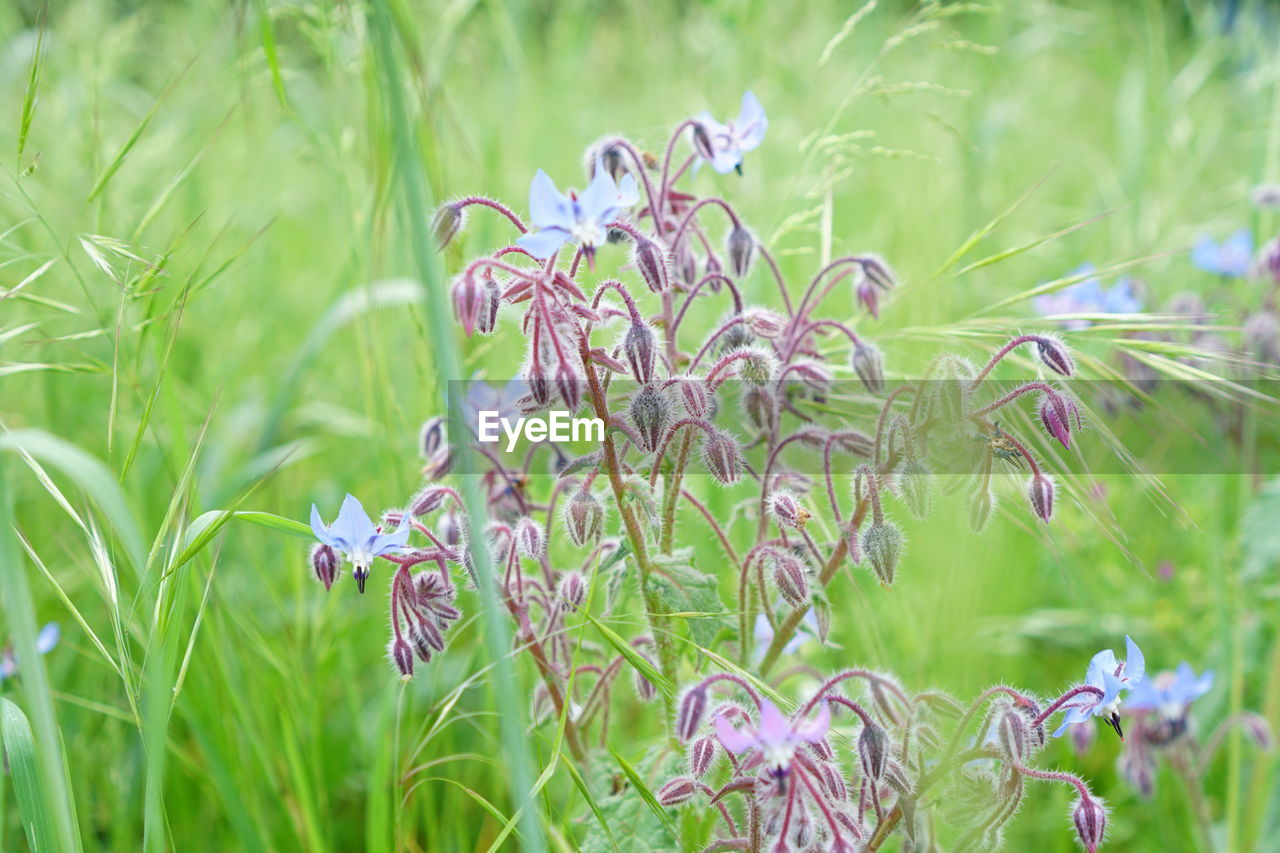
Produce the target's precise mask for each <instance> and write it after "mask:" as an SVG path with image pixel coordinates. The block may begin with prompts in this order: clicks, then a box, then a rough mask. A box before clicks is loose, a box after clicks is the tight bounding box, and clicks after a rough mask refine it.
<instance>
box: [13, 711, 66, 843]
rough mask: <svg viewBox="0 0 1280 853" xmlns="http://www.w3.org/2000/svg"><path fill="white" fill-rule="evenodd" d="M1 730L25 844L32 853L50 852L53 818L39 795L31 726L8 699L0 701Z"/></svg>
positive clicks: (25, 716)
mask: <svg viewBox="0 0 1280 853" xmlns="http://www.w3.org/2000/svg"><path fill="white" fill-rule="evenodd" d="M0 729H2V730H3V733H4V752H5V756H6V757H7V758H8V759H9V775H10V777H11V778H12V779H13V789H14V792H15V793H16V794H17V795H18V813H19V814H20V815H21V816H22V828H23V829H24V830H25V831H26V833H27V843H28V844H29V845H30V846H31V849H32V850H53V849H54V844H53V835H54V831H53V818H52V816H51V815H49V814H48V812H46V810H45V803H46V800H45V798H44V797H42V796H41V794H40V771H39V769H38V767H37V765H36V746H35V741H34V739H33V737H32V734H31V724H30V723H29V722H27V715H26V714H24V713H22V709H21V708H19V707H18V706H17V705H15V704H13V703H12V702H10V701H9V700H8V699H0Z"/></svg>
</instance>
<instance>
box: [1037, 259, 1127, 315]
mask: <svg viewBox="0 0 1280 853" xmlns="http://www.w3.org/2000/svg"><path fill="white" fill-rule="evenodd" d="M1095 269H1096V268H1095V267H1094V265H1093V264H1088V263H1086V264H1081V265H1080V266H1078V267H1076V268H1075V269H1074V270H1072V271H1071V274H1070V277H1071V278H1076V277H1078V276H1082V275H1083V276H1088V278H1085V279H1084V280H1083V281H1078V282H1076V283H1075V284H1073V285H1071V286H1069V287H1064V288H1063V289H1062V290H1058V291H1054V292H1053V293H1044V294H1041V295H1040V296H1037V297H1035V298H1033V299H1032V300H1031V304H1032V305H1033V306H1035V309H1036V311H1038V312H1039V313H1040V314H1043V315H1045V316H1055V315H1059V314H1136V313H1138V312H1139V311H1141V310H1142V298H1141V297H1140V296H1139V295H1138V293H1137V292H1136V288H1135V287H1134V282H1133V280H1132V279H1130V278H1122V279H1120V280H1119V281H1117V282H1116V283H1115V284H1114V285H1113V286H1111V287H1110V288H1104V287H1103V286H1102V282H1100V281H1099V280H1098V278H1097V277H1096V276H1094V275H1093V272H1094V270H1095ZM1089 324H1090V321H1089V320H1086V319H1083V318H1073V319H1070V320H1063V321H1062V325H1063V327H1064V328H1067V329H1073V330H1077V329H1084V328H1087V327H1088V326H1089Z"/></svg>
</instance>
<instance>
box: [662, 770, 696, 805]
mask: <svg viewBox="0 0 1280 853" xmlns="http://www.w3.org/2000/svg"><path fill="white" fill-rule="evenodd" d="M697 791H698V786H697V783H695V782H694V781H693V780H692V779H690V778H689V777H688V776H677V777H676V778H675V779H672V780H671V781H670V782H668V783H667V784H665V785H663V786H662V787H661V788H659V789H658V794H657V799H658V803H659V804H661V805H663V806H666V807H667V808H671V807H673V806H678V805H681V804H682V803H686V802H688V801H689V800H690V798H692V797H693V795H694V794H695V793H697Z"/></svg>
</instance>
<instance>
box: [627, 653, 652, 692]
mask: <svg viewBox="0 0 1280 853" xmlns="http://www.w3.org/2000/svg"><path fill="white" fill-rule="evenodd" d="M641 657H644V659H645V660H647V661H649V663H653V661H652V660H649V658H648V657H647V656H645V655H642V656H641ZM631 688H632V689H633V690H635V692H636V698H637V699H639V700H640V701H641V702H652V701H653V700H654V699H656V698H658V688H656V687H654V686H653V682H652V681H650V680H649V679H647V678H645V677H644V675H643V674H642V673H641V672H640V670H638V669H633V670H631Z"/></svg>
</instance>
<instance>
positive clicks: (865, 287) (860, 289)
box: [854, 276, 880, 320]
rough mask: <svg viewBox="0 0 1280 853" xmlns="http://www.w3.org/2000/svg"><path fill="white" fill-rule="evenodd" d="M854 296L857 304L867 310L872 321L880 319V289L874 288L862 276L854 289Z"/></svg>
mask: <svg viewBox="0 0 1280 853" xmlns="http://www.w3.org/2000/svg"><path fill="white" fill-rule="evenodd" d="M854 295H855V296H856V297H857V299H858V303H859V304H860V305H862V307H863V308H866V309H867V313H868V314H870V315H871V317H872V319H874V320H879V319H880V289H879V288H877V287H876V286H875V284H874V283H872V281H871V280H870V279H869V278H867V277H866V276H863V277H862V279H861V280H860V281H859V282H858V286H857V287H856V288H854Z"/></svg>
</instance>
